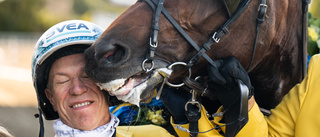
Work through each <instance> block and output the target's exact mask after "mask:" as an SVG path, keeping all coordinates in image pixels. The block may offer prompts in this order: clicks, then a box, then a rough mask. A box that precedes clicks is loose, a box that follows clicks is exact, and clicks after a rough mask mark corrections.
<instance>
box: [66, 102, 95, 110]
mask: <svg viewBox="0 0 320 137" xmlns="http://www.w3.org/2000/svg"><path fill="white" fill-rule="evenodd" d="M91 103H93V102H89V101H87V102H82V103H79V104H75V105H72V106H71V108H78V107H83V106H86V105H89V104H91Z"/></svg>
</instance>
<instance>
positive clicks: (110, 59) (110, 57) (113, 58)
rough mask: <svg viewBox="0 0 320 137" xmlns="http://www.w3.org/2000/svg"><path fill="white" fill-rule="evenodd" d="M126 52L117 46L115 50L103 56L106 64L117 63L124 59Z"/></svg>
mask: <svg viewBox="0 0 320 137" xmlns="http://www.w3.org/2000/svg"><path fill="white" fill-rule="evenodd" d="M124 53H125V50H124V49H123V48H122V47H120V46H115V48H114V50H112V51H109V52H107V53H105V54H104V55H103V60H104V61H105V63H117V62H119V61H121V60H122V59H123V57H124Z"/></svg>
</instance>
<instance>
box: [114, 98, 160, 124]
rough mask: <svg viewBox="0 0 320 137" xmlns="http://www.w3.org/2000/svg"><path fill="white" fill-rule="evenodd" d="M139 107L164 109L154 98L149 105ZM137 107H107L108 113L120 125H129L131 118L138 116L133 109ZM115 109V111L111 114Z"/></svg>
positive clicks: (144, 104) (141, 104) (142, 104)
mask: <svg viewBox="0 0 320 137" xmlns="http://www.w3.org/2000/svg"><path fill="white" fill-rule="evenodd" d="M140 106H147V107H157V108H162V107H164V105H163V103H162V101H161V100H157V99H156V98H155V97H154V98H152V100H151V101H150V102H149V103H140ZM135 107H137V106H133V105H132V106H122V107H120V108H118V105H116V106H111V107H109V110H110V112H112V113H113V114H114V115H115V116H117V117H118V118H119V120H120V125H121V124H122V125H123V124H130V122H132V121H133V120H134V119H133V117H134V116H136V115H137V114H138V112H137V111H136V110H134V109H133V108H135ZM116 108H118V110H117V111H115V112H113V111H114V110H115V109H116Z"/></svg>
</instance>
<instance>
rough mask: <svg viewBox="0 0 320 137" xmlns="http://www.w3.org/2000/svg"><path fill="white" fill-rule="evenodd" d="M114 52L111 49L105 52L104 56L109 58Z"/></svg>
mask: <svg viewBox="0 0 320 137" xmlns="http://www.w3.org/2000/svg"><path fill="white" fill-rule="evenodd" d="M114 53H115V51H110V52H108V53H106V54H104V55H103V56H104V57H105V58H108V57H109V56H111V55H113V54H114Z"/></svg>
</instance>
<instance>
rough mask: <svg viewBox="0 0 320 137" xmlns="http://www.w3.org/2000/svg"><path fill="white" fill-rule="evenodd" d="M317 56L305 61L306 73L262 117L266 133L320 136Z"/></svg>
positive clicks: (287, 136)
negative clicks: (307, 61)
mask: <svg viewBox="0 0 320 137" xmlns="http://www.w3.org/2000/svg"><path fill="white" fill-rule="evenodd" d="M319 80H320V55H319V54H318V55H314V56H313V57H312V58H311V60H310V63H309V67H308V75H307V76H306V77H305V79H304V80H303V81H302V82H301V84H297V85H296V86H295V87H294V88H292V89H291V90H290V91H289V93H288V94H287V95H286V96H285V97H284V98H283V100H282V101H281V103H280V104H279V105H278V106H277V107H276V108H275V109H273V110H271V116H269V117H266V121H267V122H268V126H269V127H268V129H269V136H272V137H275V136H277V137H278V136H281V137H292V136H295V137H319V136H320V130H319V127H320V116H319V114H320V109H319V106H320V85H319V84H320V81H319Z"/></svg>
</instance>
